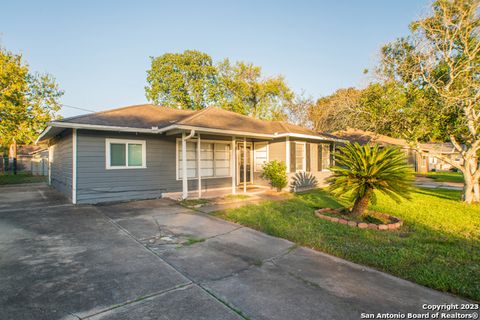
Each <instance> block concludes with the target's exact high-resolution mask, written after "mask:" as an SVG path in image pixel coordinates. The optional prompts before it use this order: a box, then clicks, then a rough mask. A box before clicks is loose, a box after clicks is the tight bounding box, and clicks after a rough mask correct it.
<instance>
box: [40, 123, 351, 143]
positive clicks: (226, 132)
mask: <svg viewBox="0 0 480 320" xmlns="http://www.w3.org/2000/svg"><path fill="white" fill-rule="evenodd" d="M55 127H56V128H65V129H67V128H70V129H85V130H98V131H115V132H135V133H154V134H155V133H156V134H158V133H164V132H167V131H170V130H174V129H179V130H197V131H203V132H206V133H211V134H224V135H232V136H245V137H252V138H265V139H275V138H282V137H293V138H303V139H312V140H322V141H335V142H346V140H343V139H336V138H331V137H322V136H320V135H319V136H314V135H308V134H301V133H292V132H286V133H274V134H268V133H256V132H247V131H236V130H224V129H215V128H208V127H199V126H189V125H182V124H172V125H169V126H166V127H163V128H158V129H157V128H152V129H148V128H135V127H120V126H105V125H95V124H83V123H72V122H58V121H53V122H50V123H48V127H47V128H46V129H45V130H44V131H43V132H42V134H41V135H40V136H39V137H38V139H37V141H36V143H38V142H39V141H42V140H44V139H45V137H46V136H48V133H49V132H50V131H51V130H52V129H53V128H55Z"/></svg>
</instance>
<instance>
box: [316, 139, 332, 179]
mask: <svg viewBox="0 0 480 320" xmlns="http://www.w3.org/2000/svg"><path fill="white" fill-rule="evenodd" d="M324 145H327V146H328V158H329V160H328V163H329V166H328V168H324V166H323V146H324ZM320 147H321V148H322V159H320V161H322V171H320V172H327V171H330V167H332V160H331V159H332V158H331V157H332V151H331V150H330V144H329V143H320ZM317 152H318V149H317ZM317 158H318V157H317Z"/></svg>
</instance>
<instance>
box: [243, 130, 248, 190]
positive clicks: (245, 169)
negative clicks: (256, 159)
mask: <svg viewBox="0 0 480 320" xmlns="http://www.w3.org/2000/svg"><path fill="white" fill-rule="evenodd" d="M243 192H244V193H247V137H243Z"/></svg>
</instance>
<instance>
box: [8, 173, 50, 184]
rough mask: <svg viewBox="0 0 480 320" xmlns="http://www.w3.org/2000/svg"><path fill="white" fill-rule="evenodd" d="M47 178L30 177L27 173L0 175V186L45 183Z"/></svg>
mask: <svg viewBox="0 0 480 320" xmlns="http://www.w3.org/2000/svg"><path fill="white" fill-rule="evenodd" d="M45 181H47V178H46V177H45V176H32V175H31V174H28V173H17V174H16V175H14V174H0V185H3V184H17V183H32V182H45Z"/></svg>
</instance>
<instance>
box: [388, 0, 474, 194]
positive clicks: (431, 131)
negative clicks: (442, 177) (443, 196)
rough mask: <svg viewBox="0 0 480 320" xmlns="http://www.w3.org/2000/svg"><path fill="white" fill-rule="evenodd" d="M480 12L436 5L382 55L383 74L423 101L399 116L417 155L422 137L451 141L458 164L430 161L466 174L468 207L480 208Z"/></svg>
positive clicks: (464, 3)
mask: <svg viewBox="0 0 480 320" xmlns="http://www.w3.org/2000/svg"><path fill="white" fill-rule="evenodd" d="M479 8H480V0H437V1H435V2H434V3H433V5H432V11H431V13H430V14H429V15H428V16H426V17H425V18H422V19H419V20H417V21H415V22H413V23H412V24H411V26H410V30H411V34H410V35H409V36H408V37H406V38H401V39H399V40H397V41H395V42H393V43H390V44H388V45H386V46H385V47H384V48H383V49H382V63H381V66H380V68H379V71H380V74H381V75H382V76H383V77H385V78H387V79H388V81H396V82H398V83H400V84H401V85H402V86H403V87H404V89H405V91H406V92H407V93H408V95H409V96H412V97H415V98H417V97H420V99H413V100H412V101H414V103H412V104H407V108H406V109H405V110H400V111H401V112H397V116H398V119H399V120H400V121H402V122H403V123H404V125H408V127H407V128H403V130H404V132H405V133H406V137H407V138H408V139H409V140H410V141H411V143H412V145H413V146H414V147H416V148H417V149H418V150H419V148H418V141H419V137H421V136H422V135H423V136H424V137H425V136H448V139H449V141H451V142H452V144H453V145H454V146H455V149H456V150H457V151H458V152H459V154H460V156H461V159H462V163H460V164H458V163H457V162H454V161H452V159H451V158H449V157H446V156H443V155H441V154H439V153H435V152H433V154H432V155H433V156H435V157H437V158H438V159H440V160H442V161H445V162H447V163H449V164H451V165H452V166H454V167H456V168H458V169H459V170H460V171H462V173H463V176H464V179H465V190H464V198H465V201H466V202H468V203H472V202H480V187H479V182H478V181H479V178H480V170H479V163H478V156H477V155H478V153H479V151H480V132H479V129H480V127H479V125H480V39H479V35H480V34H479V32H480V19H479V13H478V12H479ZM419 101H420V102H419ZM422 101H423V102H424V103H422ZM419 122H420V123H421V126H422V128H418V127H419V125H418V123H419ZM419 151H420V150H419Z"/></svg>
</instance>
